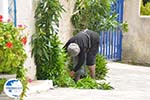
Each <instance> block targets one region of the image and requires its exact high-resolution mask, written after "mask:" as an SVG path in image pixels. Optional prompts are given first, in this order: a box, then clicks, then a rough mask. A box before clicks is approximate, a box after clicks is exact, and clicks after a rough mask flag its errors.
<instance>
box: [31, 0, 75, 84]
mask: <svg viewBox="0 0 150 100" xmlns="http://www.w3.org/2000/svg"><path fill="white" fill-rule="evenodd" d="M62 11H63V8H62V6H61V5H60V3H59V0H40V1H39V3H38V6H37V8H36V11H35V18H36V23H35V26H36V33H35V34H34V35H33V37H32V46H33V49H32V55H33V56H34V58H35V64H36V66H37V74H36V76H37V79H40V80H46V79H51V80H53V82H54V85H57V86H68V85H69V84H73V80H72V79H71V78H70V76H69V75H68V74H66V73H68V72H66V71H67V70H66V68H67V67H65V61H66V53H65V52H64V50H63V49H62V43H61V42H60V40H59V38H58V35H57V33H58V27H59V25H58V24H59V18H60V17H61V12H62Z"/></svg>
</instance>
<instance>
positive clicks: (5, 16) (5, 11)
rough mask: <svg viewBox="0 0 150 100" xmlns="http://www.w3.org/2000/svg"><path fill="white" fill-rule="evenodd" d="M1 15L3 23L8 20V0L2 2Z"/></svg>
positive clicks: (0, 0)
mask: <svg viewBox="0 0 150 100" xmlns="http://www.w3.org/2000/svg"><path fill="white" fill-rule="evenodd" d="M0 15H2V16H3V21H7V20H8V0H0Z"/></svg>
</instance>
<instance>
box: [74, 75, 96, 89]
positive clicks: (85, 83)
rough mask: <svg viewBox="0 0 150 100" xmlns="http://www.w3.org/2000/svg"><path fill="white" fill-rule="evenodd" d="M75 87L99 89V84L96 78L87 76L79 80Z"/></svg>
mask: <svg viewBox="0 0 150 100" xmlns="http://www.w3.org/2000/svg"><path fill="white" fill-rule="evenodd" d="M75 88H80V89H97V88H98V84H97V82H96V80H95V79H92V78H91V77H89V76H88V77H86V78H83V79H80V80H79V81H77V84H76V86H75Z"/></svg>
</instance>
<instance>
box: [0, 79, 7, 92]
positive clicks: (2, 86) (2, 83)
mask: <svg viewBox="0 0 150 100" xmlns="http://www.w3.org/2000/svg"><path fill="white" fill-rule="evenodd" d="M5 82H6V79H5V78H2V79H0V93H1V92H2V91H3V88H4V84H5Z"/></svg>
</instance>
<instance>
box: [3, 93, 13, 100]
mask: <svg viewBox="0 0 150 100" xmlns="http://www.w3.org/2000/svg"><path fill="white" fill-rule="evenodd" d="M0 100H14V99H13V98H10V97H8V96H7V95H6V94H5V93H4V92H2V93H0Z"/></svg>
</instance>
